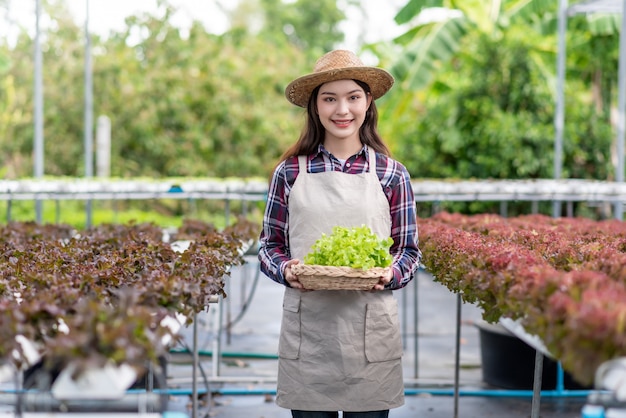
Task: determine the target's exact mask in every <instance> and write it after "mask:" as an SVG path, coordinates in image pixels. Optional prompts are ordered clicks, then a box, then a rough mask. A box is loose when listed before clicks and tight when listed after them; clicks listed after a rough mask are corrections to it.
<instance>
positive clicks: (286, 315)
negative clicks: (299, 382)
mask: <svg viewBox="0 0 626 418" xmlns="http://www.w3.org/2000/svg"><path fill="white" fill-rule="evenodd" d="M300 338H301V337H300V296H299V295H297V296H296V295H291V294H290V292H285V298H284V300H283V320H282V324H281V330H280V339H279V340H278V356H279V357H281V358H285V359H291V360H295V359H297V358H298V356H299V354H300Z"/></svg>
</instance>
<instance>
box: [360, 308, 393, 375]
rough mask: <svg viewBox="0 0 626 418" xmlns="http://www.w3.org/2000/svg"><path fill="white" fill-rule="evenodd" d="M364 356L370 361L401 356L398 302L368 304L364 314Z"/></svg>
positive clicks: (386, 359)
mask: <svg viewBox="0 0 626 418" xmlns="http://www.w3.org/2000/svg"><path fill="white" fill-rule="evenodd" d="M365 357H367V360H368V361H369V362H370V363H375V362H379V361H388V360H397V359H400V358H401V357H402V337H401V336H400V326H399V321H398V303H397V302H396V301H395V300H393V301H391V302H389V303H376V304H368V305H367V310H366V315H365Z"/></svg>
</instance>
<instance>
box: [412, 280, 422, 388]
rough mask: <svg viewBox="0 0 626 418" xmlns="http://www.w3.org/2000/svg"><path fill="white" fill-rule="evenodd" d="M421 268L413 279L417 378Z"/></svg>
mask: <svg viewBox="0 0 626 418" xmlns="http://www.w3.org/2000/svg"><path fill="white" fill-rule="evenodd" d="M419 276H420V273H419V269H418V270H417V272H416V273H415V279H414V280H413V282H414V283H413V335H414V336H415V338H414V340H413V358H414V359H415V363H414V364H413V375H414V376H413V377H415V378H416V379H417V378H418V377H419V364H420V363H419V345H418V336H419V322H418V320H419V318H418V308H419V299H418V285H419Z"/></svg>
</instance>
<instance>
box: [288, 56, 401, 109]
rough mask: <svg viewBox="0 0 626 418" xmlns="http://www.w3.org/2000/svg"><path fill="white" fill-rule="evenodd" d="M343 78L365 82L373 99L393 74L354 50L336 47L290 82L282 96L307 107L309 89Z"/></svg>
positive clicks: (384, 88)
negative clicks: (366, 61) (367, 62)
mask: <svg viewBox="0 0 626 418" xmlns="http://www.w3.org/2000/svg"><path fill="white" fill-rule="evenodd" d="M345 79H351V80H359V81H362V82H364V83H367V85H368V86H370V89H371V90H372V97H373V98H374V100H375V99H378V98H379V97H381V96H382V95H383V94H385V93H387V92H388V91H389V89H390V88H391V86H392V85H393V76H392V75H391V74H389V73H388V72H387V71H385V70H383V69H382V68H377V67H366V66H365V65H363V62H362V61H361V60H360V59H359V58H358V57H357V56H356V55H355V54H354V53H353V52H350V51H346V50H341V49H339V50H335V51H331V52H329V53H327V54H325V55H323V56H322V57H321V58H320V59H318V60H317V63H315V68H313V72H312V73H311V74H307V75H304V76H302V77H299V78H297V79H295V80H293V81H292V82H291V83H289V85H288V86H287V88H286V89H285V97H287V100H289V101H290V102H291V103H293V104H295V105H296V106H300V107H306V106H307V103H308V102H309V97H311V93H312V92H313V90H315V88H316V87H317V86H320V85H322V84H324V83H328V82H329V81H335V80H345Z"/></svg>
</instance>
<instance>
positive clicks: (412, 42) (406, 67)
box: [371, 0, 556, 116]
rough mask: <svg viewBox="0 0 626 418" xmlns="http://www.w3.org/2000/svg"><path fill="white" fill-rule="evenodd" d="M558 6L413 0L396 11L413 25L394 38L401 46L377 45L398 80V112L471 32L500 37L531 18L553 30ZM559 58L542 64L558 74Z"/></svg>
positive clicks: (527, 0)
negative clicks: (509, 28) (555, 64)
mask: <svg viewBox="0 0 626 418" xmlns="http://www.w3.org/2000/svg"><path fill="white" fill-rule="evenodd" d="M555 9H556V6H555V4H553V2H547V1H545V0H409V1H408V3H407V4H406V5H405V6H404V7H403V8H402V9H400V11H399V12H398V14H397V15H396V17H395V21H396V23H397V24H399V25H405V26H406V27H407V31H406V32H405V33H403V34H401V35H400V36H398V37H397V38H396V39H394V42H393V43H394V47H395V48H394V47H392V48H389V46H382V45H374V46H372V47H371V48H372V49H373V50H374V51H375V52H376V53H377V54H378V56H380V57H381V60H382V61H384V63H385V66H386V67H387V68H391V72H392V74H393V75H394V77H395V78H396V80H397V88H396V89H395V94H396V96H394V100H393V102H394V105H393V112H392V113H393V114H397V112H400V113H401V112H402V111H403V110H405V109H406V108H407V106H410V104H411V102H412V101H413V99H414V97H415V95H416V93H419V92H420V91H421V90H423V89H424V88H426V87H428V86H429V84H430V83H431V82H432V80H433V78H434V76H435V75H436V73H437V71H438V69H439V68H441V66H442V65H444V64H445V63H447V62H448V61H449V60H451V59H452V58H453V57H454V56H455V55H456V54H457V53H458V52H459V51H460V49H461V48H462V45H463V39H464V38H465V37H466V36H467V35H468V34H469V33H470V32H473V31H478V32H481V33H483V34H486V35H489V36H491V37H493V38H494V39H498V38H499V37H502V36H503V34H504V33H505V32H506V28H507V27H509V26H510V25H512V24H514V23H517V22H525V23H526V24H528V26H529V28H532V29H534V30H536V31H538V32H540V33H549V32H550V31H551V28H554V25H555V21H556V14H555ZM546 47H548V46H547V45H545V43H544V45H538V54H537V56H536V57H535V58H536V59H537V60H539V61H544V60H545V58H542V56H544V54H542V53H540V51H544V50H545V48H546ZM552 49H554V47H552ZM553 62H554V61H553V60H550V61H549V62H548V63H542V65H541V66H542V67H543V68H545V71H546V75H548V74H551V77H552V78H553V77H554V75H553V74H554V71H553V70H552V69H551V68H550V67H553V66H554V65H553ZM398 96H400V97H398ZM396 116H397V115H396Z"/></svg>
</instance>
